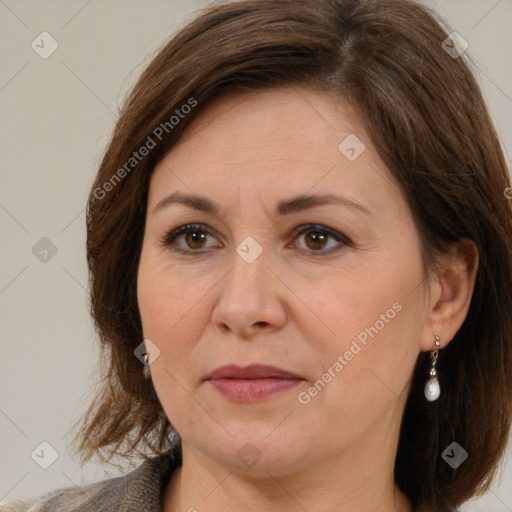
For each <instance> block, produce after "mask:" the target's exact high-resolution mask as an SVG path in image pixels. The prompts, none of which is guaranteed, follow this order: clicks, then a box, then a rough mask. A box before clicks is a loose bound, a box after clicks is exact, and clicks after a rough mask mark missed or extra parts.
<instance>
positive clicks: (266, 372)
mask: <svg viewBox="0 0 512 512" xmlns="http://www.w3.org/2000/svg"><path fill="white" fill-rule="evenodd" d="M269 378H278V379H302V377H301V376H300V375H297V374H296V373H292V372H289V371H287V370H283V369H282V368H277V367H276V366H269V365H265V364H251V365H249V366H245V367H242V366H238V365H236V364H228V365H225V366H219V367H218V368H217V369H215V370H214V371H213V372H212V373H210V375H209V376H208V377H206V380H211V379H269Z"/></svg>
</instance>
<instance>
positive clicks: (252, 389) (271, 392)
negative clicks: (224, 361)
mask: <svg viewBox="0 0 512 512" xmlns="http://www.w3.org/2000/svg"><path fill="white" fill-rule="evenodd" d="M205 380H206V381H207V382H209V383H210V384H211V385H212V386H213V388H214V389H215V390H216V391H218V392H219V393H220V394H221V395H223V396H224V397H225V398H227V399H229V400H231V401H233V402H242V403H253V402H260V401H262V400H265V399H267V398H270V397H273V396H276V395H279V394H281V393H284V392H286V391H288V390H290V389H293V388H295V387H296V386H298V385H299V384H300V383H301V382H304V379H303V378H302V377H301V376H300V375H297V374H295V373H291V372H289V371H286V370H283V369H281V368H277V367H275V366H267V365H260V364H252V365H249V366H247V367H240V366H237V365H227V366H221V367H219V368H217V369H216V370H214V371H213V372H212V373H211V374H210V375H209V376H208V377H207V378H206V379H205Z"/></svg>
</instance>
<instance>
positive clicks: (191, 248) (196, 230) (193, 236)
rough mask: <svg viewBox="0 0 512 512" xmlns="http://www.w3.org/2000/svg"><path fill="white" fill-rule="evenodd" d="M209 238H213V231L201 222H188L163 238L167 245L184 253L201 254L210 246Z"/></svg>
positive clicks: (163, 242) (164, 243)
mask: <svg viewBox="0 0 512 512" xmlns="http://www.w3.org/2000/svg"><path fill="white" fill-rule="evenodd" d="M208 238H213V236H212V235H211V233H210V232H209V231H208V230H207V229H205V228H204V227H203V226H202V225H200V224H187V225H185V226H181V227H179V228H177V229H175V230H173V231H171V232H170V233H169V234H167V235H166V236H165V237H164V238H163V239H162V244H163V245H164V246H165V247H170V248H172V249H173V250H174V251H177V252H181V253H183V254H194V253H197V254H200V253H202V252H205V250H203V249H207V248H208V245H207V244H208Z"/></svg>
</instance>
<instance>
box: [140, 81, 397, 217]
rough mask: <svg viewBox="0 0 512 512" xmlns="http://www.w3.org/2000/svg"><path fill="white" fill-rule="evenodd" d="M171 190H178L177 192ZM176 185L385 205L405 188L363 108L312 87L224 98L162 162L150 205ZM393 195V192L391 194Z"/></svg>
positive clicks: (226, 196) (271, 198) (225, 194)
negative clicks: (339, 195)
mask: <svg viewBox="0 0 512 512" xmlns="http://www.w3.org/2000/svg"><path fill="white" fill-rule="evenodd" d="M171 189H172V190H171ZM173 190H181V191H183V192H189V193H190V192H193V193H198V194H201V195H205V194H206V195H214V196H216V197H217V198H218V199H219V200H220V201H222V202H224V203H229V200H230V197H231V199H233V193H234V192H236V194H237V197H238V201H240V196H243V198H245V199H246V200H249V199H250V198H253V199H256V198H258V199H259V200H260V201H263V203H265V204H266V203H267V202H269V203H273V202H275V201H277V200H278V199H280V198H281V196H283V194H285V193H286V195H298V194H305V193H308V191H311V192H315V193H332V192H334V191H336V190H338V191H340V192H343V193H344V194H345V195H346V196H348V197H353V198H356V197H357V196H360V195H361V194H363V195H368V193H369V192H371V191H373V197H372V198H371V201H372V203H373V204H374V205H375V206H377V207H379V206H380V207H381V208H386V205H388V206H389V204H388V203H389V202H390V200H391V202H393V203H394V204H395V205H397V204H398V203H400V202H401V194H400V192H399V191H398V187H397V186H396V183H394V180H393V178H392V176H391V175H390V173H389V170H388V169H387V168H386V166H385V164H384V163H383V162H382V160H381V158H380V157H379V155H378V153H377V151H376V148H374V146H373V144H372V143H371V141H370V140H369V137H368V135H367V133H366V131H365V129H364V127H363V123H362V122H361V120H360V119H359V117H358V115H357V113H356V112H355V111H354V110H353V109H352V108H351V107H350V106H349V105H348V104H347V103H345V102H344V101H343V100H342V99H341V98H335V97H334V96H333V95H332V94H328V93H326V92H320V91H318V90H314V89H309V88H298V87H293V88H292V87H289V88H279V89H265V90H260V91H250V92H244V93H239V94H232V95H228V96H225V97H222V98H218V99H216V100H215V101H213V102H212V103H211V104H209V105H207V106H206V107H205V108H204V109H203V110H202V111H200V113H199V114H198V116H197V117H196V118H195V119H194V120H193V121H192V122H191V124H190V125H189V126H188V127H187V129H186V130H185V132H184V134H183V136H182V138H181V139H180V141H179V142H178V144H176V146H175V147H174V148H173V149H172V150H171V151H170V152H169V153H168V154H167V155H166V156H165V157H164V159H163V160H162V161H161V162H160V163H159V164H158V165H157V167H156V168H155V170H154V172H153V175H152V178H151V187H150V198H149V199H150V203H152V204H154V203H155V202H157V201H158V200H160V198H161V196H162V195H163V194H164V193H169V192H170V191H173ZM390 196H393V197H390Z"/></svg>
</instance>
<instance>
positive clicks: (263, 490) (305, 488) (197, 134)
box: [138, 87, 477, 512]
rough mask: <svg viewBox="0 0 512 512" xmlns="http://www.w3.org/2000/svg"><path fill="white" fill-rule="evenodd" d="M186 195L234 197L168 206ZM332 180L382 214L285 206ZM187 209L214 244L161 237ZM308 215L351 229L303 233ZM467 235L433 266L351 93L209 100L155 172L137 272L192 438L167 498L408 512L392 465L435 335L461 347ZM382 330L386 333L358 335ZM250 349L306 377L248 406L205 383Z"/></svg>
mask: <svg viewBox="0 0 512 512" xmlns="http://www.w3.org/2000/svg"><path fill="white" fill-rule="evenodd" d="M351 134H355V135H356V136H357V137H358V139H359V140H360V141H362V142H363V143H364V144H365V149H364V151H363V152H362V153H361V154H360V155H359V156H358V158H356V159H355V160H353V161H350V160H349V159H348V158H347V157H346V155H345V154H343V151H340V149H339V148H338V146H339V145H340V143H341V142H342V141H344V140H345V139H346V137H347V136H349V135H351ZM352 146H353V144H352ZM361 147H362V146H358V147H357V149H356V153H358V152H359V151H360V148H361ZM348 154H349V156H351V157H352V156H353V155H351V153H350V152H349V153H348ZM176 191H180V192H182V193H185V194H194V195H201V196H206V197H208V198H209V199H211V200H213V201H215V202H217V203H219V205H220V207H221V211H220V212H219V214H218V215H214V214H211V213H206V212H201V211H197V210H194V209H192V208H189V207H187V206H185V205H182V204H170V205H167V206H165V207H162V208H159V209H158V210H157V211H156V212H154V209H155V206H156V205H157V204H158V203H159V202H160V201H161V200H162V199H163V198H165V197H166V196H168V195H169V194H171V193H173V192H176ZM329 193H336V194H337V195H343V196H344V197H345V198H347V199H349V200H351V201H354V202H356V203H358V204H359V205H361V206H363V207H364V208H365V209H367V210H368V212H369V213H365V212H362V211H360V210H359V209H358V208H357V207H353V206H352V207H350V206H345V205H341V204H328V205H322V206H315V207H314V208H310V209H307V210H303V211H297V212H294V213H289V214H287V215H278V214H277V213H276V211H275V208H276V205H277V203H278V202H279V201H281V200H283V199H288V198H291V197H293V196H296V195H300V194H309V195H320V194H329ZM188 223H195V224H201V225H202V226H201V228H202V229H203V230H205V231H207V232H208V233H209V234H207V235H206V240H205V241H201V240H200V241H198V240H199V239H198V238H197V235H196V238H193V232H194V231H196V232H197V230H194V229H192V230H191V231H192V233H191V234H189V235H186V234H185V235H181V236H179V237H178V238H177V239H175V241H174V245H171V246H170V247H169V246H166V245H165V244H164V243H163V240H164V239H165V237H166V236H167V234H168V233H169V232H170V231H171V230H173V229H175V228H178V227H180V226H182V225H185V224H188ZM310 223H311V224H315V225H317V226H319V227H327V228H331V229H333V230H335V231H337V232H339V233H340V234H343V235H345V237H348V238H349V239H350V241H351V242H350V243H349V244H344V243H342V242H339V241H337V240H336V239H335V238H333V237H324V238H323V239H322V238H320V239H319V238H318V232H317V230H316V229H310V230H309V231H307V232H306V233H303V234H297V233H294V231H293V230H294V229H295V228H297V227H299V226H303V225H306V224H310ZM315 235H316V238H315ZM247 237H252V238H253V239H254V240H256V242H257V243H258V245H259V246H260V247H261V249H262V252H261V254H260V255H259V256H258V257H257V258H256V259H255V260H254V261H252V262H251V263H248V262H247V261H246V260H245V259H244V258H242V257H241V256H240V254H239V253H237V251H236V249H237V247H239V246H240V247H241V248H244V249H247V248H248V247H249V246H246V245H245V243H246V242H244V241H245V239H246V238H247ZM203 240H204V239H203ZM242 242H244V243H242ZM173 247H174V249H176V248H182V249H184V250H188V251H189V254H188V255H185V254H181V253H179V252H176V250H173ZM336 248H338V249H339V250H335V249H336ZM461 248H463V249H465V250H464V251H463V250H459V249H458V248H457V247H454V248H453V250H452V251H451V252H450V254H449V255H448V256H446V257H445V258H443V260H442V261H441V263H442V266H441V269H440V270H439V271H438V272H436V273H430V274H429V275H428V276H426V275H425V272H424V269H423V268H422V263H421V253H420V245H419V237H418V232H417V229H416V227H415V224H414V222H413V219H412V217H411V213H410V211H409V209H408V207H407V206H406V203H405V202H404V199H403V195H402V193H401V191H400V189H399V187H398V185H397V183H396V182H395V181H394V179H393V178H392V176H391V174H390V172H389V170H388V169H387V168H386V166H385V165H384V163H383V162H382V160H381V159H380V158H379V156H378V154H377V152H376V150H375V148H374V146H373V145H372V143H371V141H370V140H369V137H368V136H367V134H366V132H365V130H364V128H363V126H362V124H361V122H360V120H359V119H358V116H357V114H356V113H355V112H354V111H353V110H352V109H351V108H349V106H348V105H347V104H346V103H344V102H343V101H342V100H340V99H337V100H336V99H334V98H332V97H331V96H330V95H328V94H327V93H325V92H319V91H316V90H313V89H308V88H292V87H290V88H279V89H270V90H263V91H258V92H247V93H242V94H236V95H230V96H227V97H225V98H220V99H218V100H216V101H215V102H214V103H212V104H211V105H209V106H208V107H206V108H205V109H204V110H203V111H202V112H201V113H200V115H199V116H198V117H197V118H196V119H195V120H194V121H193V123H192V124H191V125H190V126H189V127H188V128H187V130H186V132H185V134H184V136H183V137H182V139H181V140H180V142H179V144H178V145H176V146H175V147H174V148H173V150H172V151H171V152H170V153H169V154H168V155H167V156H166V157H165V158H164V159H163V160H162V161H161V162H160V163H159V164H158V165H157V167H156V168H155V170H154V173H153V175H152V178H151V183H150V190H149V197H148V214H147V219H146V229H145V235H144V241H143V248H142V255H141V260H140V266H139V274H138V301H139V307H140V312H141V317H142V323H143V329H144V337H145V338H148V339H150V340H151V341H152V342H153V343H154V344H155V345H156V346H157V347H158V349H159V350H160V355H159V357H157V358H156V359H155V361H154V362H153V363H152V364H151V374H152V379H153V382H154V386H155V389H156V391H157V394H158V397H159V399H160V401H161V403H162V406H163V408H164V410H165V413H166V415H167V417H168V418H169V419H170V421H171V423H172V424H173V425H174V426H175V428H176V429H177V430H178V432H179V433H180V435H181V437H182V448H183V466H182V468H180V469H179V470H178V471H176V472H175V473H174V474H173V476H172V478H171V481H170V483H169V486H168V489H167V492H166V493H165V496H164V510H165V512H175V511H178V510H179V511H190V510H197V511H199V512H209V511H218V510H223V511H235V510H241V509H242V507H243V509H244V510H255V511H256V510H258V511H267V510H268V511H270V510H272V511H295V510H304V509H305V510H315V511H318V512H328V511H336V512H345V511H354V510H358V511H382V512H387V511H396V510H401V511H403V512H406V511H409V510H411V508H410V503H409V502H408V500H407V498H406V497H405V496H404V495H402V494H401V493H400V492H399V491H398V489H397V488H396V487H395V484H394V479H393V466H394V458H395V455H396V448H397V443H398V434H399V428H400V423H401V419H402V414H403V409H404V406H405V400H406V398H407V394H408V391H409V386H410V379H411V375H412V370H413V367H414V364H415V361H416V359H417V356H418V354H419V352H420V351H427V350H431V349H433V348H434V333H437V334H438V335H439V336H440V337H441V344H442V345H441V346H442V347H444V346H446V344H447V343H448V342H449V341H450V340H451V339H452V338H453V336H454V335H455V333H456V332H457V330H458V329H459V327H460V325H461V324H462V322H463V320H464V318H465V315H466V313H467V310H468V307H469V303H470V297H471V293H472V289H473V283H474V278H475V272H476V266H477V255H476V253H475V250H474V247H473V246H472V245H471V244H470V243H467V244H466V246H465V247H462V246H461ZM329 250H331V251H333V250H334V252H331V253H329V254H325V255H315V254H314V252H315V251H317V252H319V251H320V252H321V251H329ZM194 251H196V252H195V253H194ZM253 251H254V248H253V246H250V247H249V253H250V254H254V252H253ZM198 253H199V254H198ZM249 253H248V254H249ZM393 305H394V308H395V309H394V311H395V314H394V315H393V318H389V317H390V316H391V313H386V312H387V311H388V310H390V309H393ZM398 310H399V311H398ZM383 316H384V318H383ZM378 321H379V322H378ZM372 326H373V327H374V329H376V330H377V331H378V332H377V333H376V334H375V330H374V331H371V329H370V331H371V332H372V334H373V336H370V335H368V336H367V340H366V345H365V344H363V343H361V342H358V341H357V340H358V338H357V337H358V335H360V334H361V333H362V332H367V331H365V329H369V328H370V327H372ZM381 326H382V327H381ZM361 337H364V336H360V338H361ZM360 338H359V339H360ZM354 341H356V342H357V344H358V346H359V347H360V350H359V351H357V348H355V346H354V345H353V342H354ZM351 346H352V347H353V352H355V351H357V353H355V354H354V355H353V357H352V358H351V360H348V358H347V357H345V355H344V354H345V353H346V352H347V351H350V348H351ZM338 356H340V357H342V359H343V361H344V362H345V363H346V364H343V365H342V369H341V370H339V368H340V367H339V366H336V368H338V370H336V369H335V368H334V365H335V363H336V361H338V362H339V361H340V360H339V358H338ZM251 363H261V364H270V365H274V366H277V367H280V368H283V369H285V370H287V371H290V372H294V373H296V374H299V375H300V376H301V377H302V378H303V379H304V380H303V381H301V382H300V383H299V385H298V386H297V387H295V388H294V389H291V390H288V391H286V392H283V393H281V394H278V395H275V396H272V397H271V398H267V399H265V400H263V401H260V402H255V403H239V402H233V401H231V400H229V399H227V398H226V397H224V396H223V395H221V394H220V393H219V392H218V391H217V390H216V389H214V388H213V386H212V385H211V383H210V382H208V381H206V380H205V378H206V377H207V376H208V375H209V374H210V373H211V372H212V371H213V370H214V369H216V368H217V367H219V366H221V365H225V364H238V365H240V366H247V365H249V364H251ZM329 369H331V372H330V376H331V378H330V379H329V380H328V376H327V377H325V375H326V372H327V373H329V372H328V370H329ZM333 375H334V376H333ZM322 376H324V377H322ZM322 378H323V379H324V383H325V386H320V391H317V393H316V394H315V395H314V396H311V394H309V392H308V390H311V388H312V386H313V385H314V383H315V382H317V381H318V380H319V379H322ZM427 378H428V376H427V375H425V381H426V380H427ZM327 380H328V382H325V381H327ZM301 393H302V395H301ZM300 396H302V402H301V401H300V400H299V397H300ZM305 396H309V398H310V399H309V401H307V403H303V402H305V401H306V400H307V399H306V398H305ZM248 443H251V444H250V445H248ZM241 449H242V452H240V450H241ZM244 450H245V451H244ZM247 453H249V455H250V456H252V457H253V459H252V460H256V459H258V458H259V460H257V462H256V463H249V462H247V459H244V458H243V457H242V456H241V455H240V454H245V455H247ZM244 461H246V462H244Z"/></svg>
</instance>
